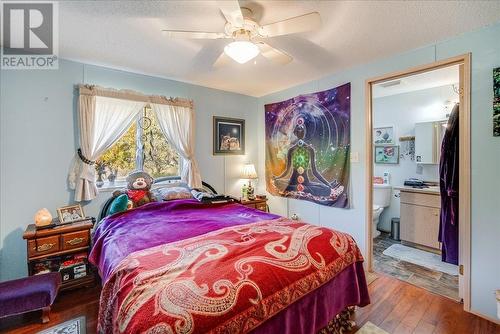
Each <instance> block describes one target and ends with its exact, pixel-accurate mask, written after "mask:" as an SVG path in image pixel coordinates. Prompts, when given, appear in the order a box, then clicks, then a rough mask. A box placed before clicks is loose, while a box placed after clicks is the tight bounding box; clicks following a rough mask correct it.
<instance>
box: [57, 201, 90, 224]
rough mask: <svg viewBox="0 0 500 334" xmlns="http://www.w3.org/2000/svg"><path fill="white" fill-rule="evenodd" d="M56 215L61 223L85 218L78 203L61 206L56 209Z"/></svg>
mask: <svg viewBox="0 0 500 334" xmlns="http://www.w3.org/2000/svg"><path fill="white" fill-rule="evenodd" d="M57 216H58V217H59V222H60V223H61V224H64V223H71V222H74V221H79V220H82V219H83V218H85V214H84V213H83V209H82V206H81V205H80V204H75V205H68V206H63V207H62V208H58V209H57Z"/></svg>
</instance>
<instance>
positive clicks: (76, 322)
mask: <svg viewBox="0 0 500 334" xmlns="http://www.w3.org/2000/svg"><path fill="white" fill-rule="evenodd" d="M85 332H86V331H85V317H79V318H75V319H71V320H69V321H66V322H63V323H62V324H58V325H56V326H54V327H50V328H49V329H46V330H44V331H41V332H38V334H85Z"/></svg>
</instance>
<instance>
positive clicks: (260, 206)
mask: <svg viewBox="0 0 500 334" xmlns="http://www.w3.org/2000/svg"><path fill="white" fill-rule="evenodd" d="M241 204H243V205H244V206H248V207H249V208H253V209H257V210H261V211H265V212H269V206H268V205H267V198H265V199H253V200H241Z"/></svg>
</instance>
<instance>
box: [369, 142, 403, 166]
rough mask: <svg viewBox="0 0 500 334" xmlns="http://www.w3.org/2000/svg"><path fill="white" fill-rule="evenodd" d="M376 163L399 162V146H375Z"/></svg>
mask: <svg viewBox="0 0 500 334" xmlns="http://www.w3.org/2000/svg"><path fill="white" fill-rule="evenodd" d="M374 151H375V163H376V164H399V146H397V145H390V146H375V150H374Z"/></svg>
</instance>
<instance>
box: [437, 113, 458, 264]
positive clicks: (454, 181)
mask: <svg viewBox="0 0 500 334" xmlns="http://www.w3.org/2000/svg"><path fill="white" fill-rule="evenodd" d="M458 115H459V105H458V104H456V105H455V107H453V110H452V112H451V115H450V118H449V119H448V125H447V126H446V132H445V134H444V137H443V142H442V144H441V161H440V163H439V179H440V180H439V187H440V190H441V216H440V221H439V241H440V242H441V243H442V246H441V250H442V258H443V261H444V262H448V263H453V264H457V265H458V175H459V160H458V152H459V146H458V142H459V135H458V128H459V127H458Z"/></svg>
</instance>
